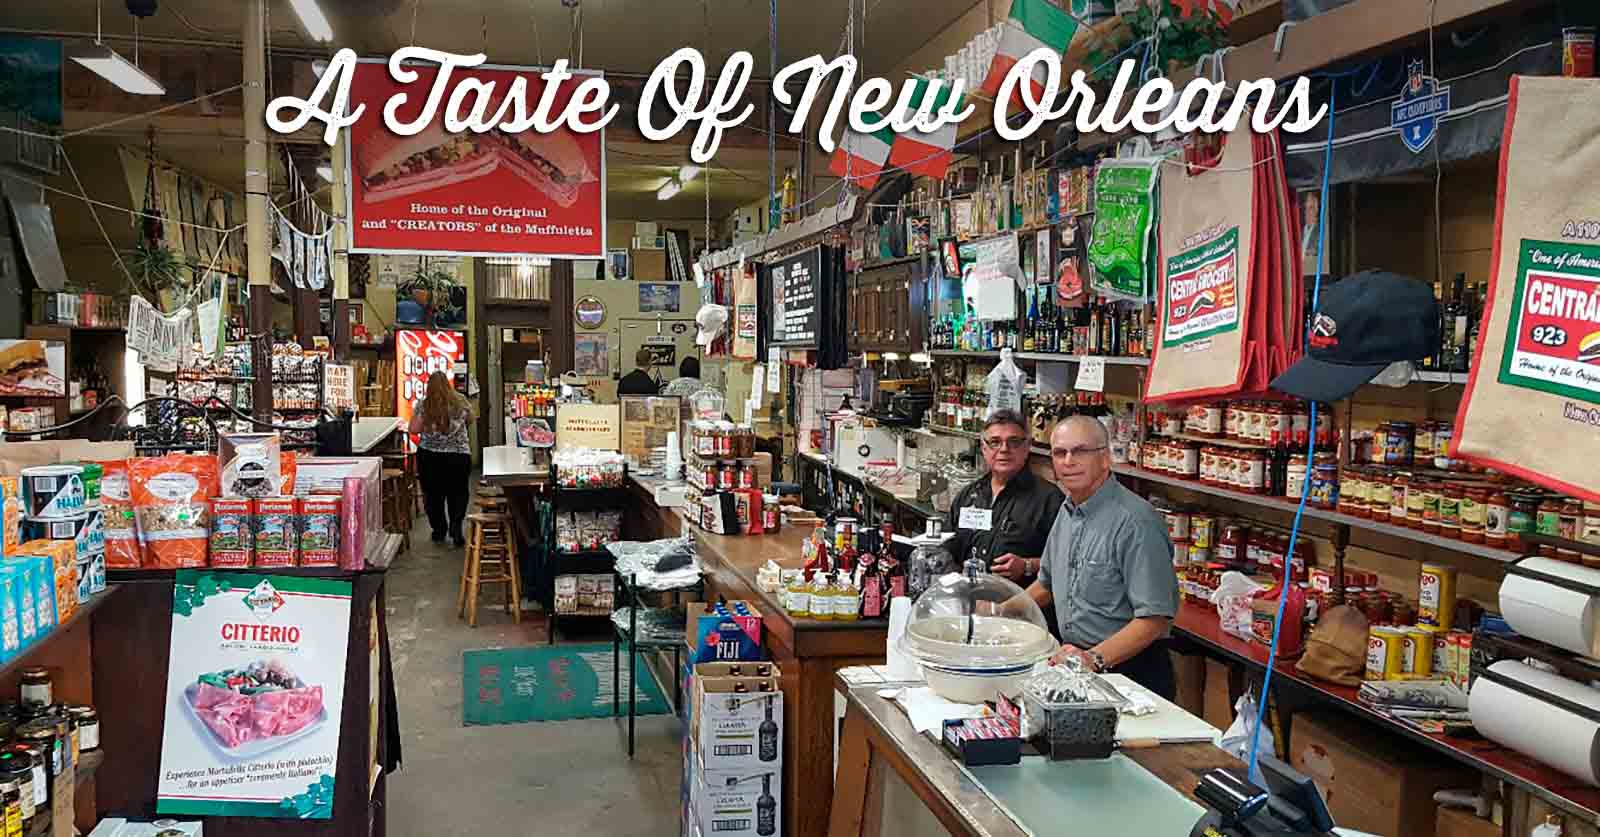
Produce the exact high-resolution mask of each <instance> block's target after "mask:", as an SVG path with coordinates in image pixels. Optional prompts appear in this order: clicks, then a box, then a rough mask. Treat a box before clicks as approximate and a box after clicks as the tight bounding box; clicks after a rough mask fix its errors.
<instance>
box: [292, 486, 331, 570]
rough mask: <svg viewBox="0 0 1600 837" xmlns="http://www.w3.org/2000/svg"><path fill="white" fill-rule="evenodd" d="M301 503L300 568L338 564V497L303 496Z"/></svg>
mask: <svg viewBox="0 0 1600 837" xmlns="http://www.w3.org/2000/svg"><path fill="white" fill-rule="evenodd" d="M298 502H299V504H300V566H302V567H336V566H338V565H339V506H340V505H341V504H340V502H339V498H338V497H331V496H315V497H302V498H301V499H300V500H299V501H298Z"/></svg>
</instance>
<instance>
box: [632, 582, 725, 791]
mask: <svg viewBox="0 0 1600 837" xmlns="http://www.w3.org/2000/svg"><path fill="white" fill-rule="evenodd" d="M613 575H614V576H615V584H614V589H615V590H617V591H619V592H621V593H622V600H623V604H622V605H621V606H622V607H626V608H628V627H626V628H624V627H622V626H621V625H619V624H617V623H616V620H614V619H613V620H612V631H611V708H612V714H613V715H615V713H616V708H617V705H618V704H619V703H621V702H622V682H621V681H622V662H621V659H620V657H621V654H622V647H623V646H624V645H626V646H627V648H628V758H630V759H631V758H633V731H634V720H635V719H636V718H637V717H638V715H637V706H636V705H635V704H636V702H637V697H638V694H639V685H638V684H639V680H638V677H639V652H640V651H641V650H644V651H657V652H660V653H665V652H668V651H671V652H672V668H671V669H670V671H671V672H672V675H673V676H672V710H673V712H674V713H677V712H679V711H681V706H682V704H683V681H682V679H681V678H679V677H678V676H677V675H678V672H679V671H681V670H682V669H683V652H684V651H685V650H686V646H685V645H684V643H683V636H682V635H681V634H680V635H679V636H676V637H670V638H667V639H640V638H639V611H640V609H641V607H642V602H641V597H640V593H641V592H644V591H641V590H640V589H639V579H638V576H636V575H634V574H633V573H629V574H628V575H626V576H624V575H622V574H621V573H615V572H614V573H613ZM704 589H705V583H704V582H703V581H696V582H695V583H693V584H686V585H683V586H681V587H673V588H670V589H667V590H650V591H648V592H651V593H660V594H670V595H671V596H672V607H671V608H649V610H652V611H658V612H662V611H668V610H676V609H677V608H679V607H681V606H682V602H680V601H679V600H678V597H679V596H680V595H682V594H683V593H691V592H700V591H703V590H704Z"/></svg>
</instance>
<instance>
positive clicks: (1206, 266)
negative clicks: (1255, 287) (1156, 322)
mask: <svg viewBox="0 0 1600 837" xmlns="http://www.w3.org/2000/svg"><path fill="white" fill-rule="evenodd" d="M1161 322H1162V330H1161V345H1162V347H1163V348H1170V347H1173V346H1182V345H1184V344H1185V343H1191V342H1194V341H1196V340H1201V339H1204V338H1206V337H1210V336H1212V335H1214V334H1220V333H1222V332H1225V331H1232V330H1234V329H1236V328H1238V327H1239V228H1238V227H1233V228H1232V229H1229V230H1228V231H1227V232H1225V233H1223V234H1222V235H1219V236H1217V237H1215V238H1212V239H1211V240H1209V241H1206V242H1205V243H1203V244H1199V245H1196V246H1194V247H1192V248H1190V249H1188V250H1184V251H1183V252H1181V253H1179V254H1177V255H1175V256H1173V257H1171V258H1169V259H1167V282H1166V288H1165V295H1164V297H1163V310H1162V317H1161Z"/></svg>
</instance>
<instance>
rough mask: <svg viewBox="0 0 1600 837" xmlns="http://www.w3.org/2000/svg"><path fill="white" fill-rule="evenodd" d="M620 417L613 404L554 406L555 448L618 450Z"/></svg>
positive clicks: (620, 427) (620, 435) (620, 432)
mask: <svg viewBox="0 0 1600 837" xmlns="http://www.w3.org/2000/svg"><path fill="white" fill-rule="evenodd" d="M621 446H622V426H621V417H620V416H619V414H618V409H617V405H616V404H559V405H557V406H556V447H558V448H563V449H566V448H594V449H596V450H620V449H621Z"/></svg>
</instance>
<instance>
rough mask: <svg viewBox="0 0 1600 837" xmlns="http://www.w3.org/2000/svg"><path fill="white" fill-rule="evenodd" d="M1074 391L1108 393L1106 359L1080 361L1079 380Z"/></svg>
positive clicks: (1088, 358)
mask: <svg viewBox="0 0 1600 837" xmlns="http://www.w3.org/2000/svg"><path fill="white" fill-rule="evenodd" d="M1073 388H1074V389H1078V390H1082V391H1084V392H1105V391H1106V359H1105V358H1103V357H1086V358H1083V359H1081V360H1079V361H1078V380H1077V383H1075V384H1073Z"/></svg>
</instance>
